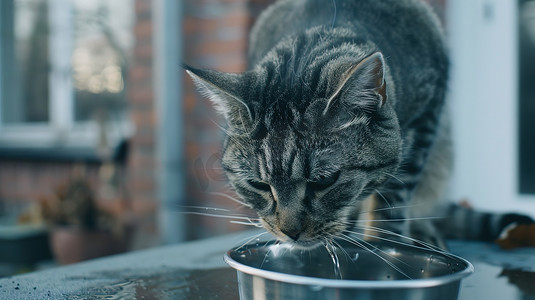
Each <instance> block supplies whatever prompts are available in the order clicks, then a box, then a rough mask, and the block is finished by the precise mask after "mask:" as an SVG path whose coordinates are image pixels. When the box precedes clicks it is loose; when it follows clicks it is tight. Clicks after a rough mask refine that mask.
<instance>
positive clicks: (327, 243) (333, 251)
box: [322, 240, 343, 279]
mask: <svg viewBox="0 0 535 300" xmlns="http://www.w3.org/2000/svg"><path fill="white" fill-rule="evenodd" d="M322 244H323V246H324V247H325V249H327V252H328V253H329V255H330V256H331V259H332V261H333V267H334V276H335V277H336V278H337V279H343V278H342V273H341V272H340V260H339V259H338V254H336V248H335V246H334V244H332V243H331V241H329V240H325V242H324V243H322Z"/></svg>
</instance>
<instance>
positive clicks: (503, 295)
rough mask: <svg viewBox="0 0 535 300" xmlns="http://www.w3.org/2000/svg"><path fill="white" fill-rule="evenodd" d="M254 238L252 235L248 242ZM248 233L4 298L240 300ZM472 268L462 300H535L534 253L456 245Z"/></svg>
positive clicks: (98, 267)
mask: <svg viewBox="0 0 535 300" xmlns="http://www.w3.org/2000/svg"><path fill="white" fill-rule="evenodd" d="M250 235H251V234H249V236H250ZM244 236H247V234H245V235H244V234H238V235H236V234H235V235H229V236H225V237H218V238H215V239H208V240H204V241H198V242H192V243H186V244H182V245H174V246H167V247H159V248H156V249H151V250H146V251H140V252H134V253H129V254H123V255H118V256H113V257H109V258H104V259H98V260H94V261H89V262H84V263H79V264H75V265H70V266H65V267H60V268H55V269H51V270H47V271H42V272H35V273H31V274H27V275H21V276H14V277H9V278H2V279H0V299H238V298H239V296H238V288H237V277H236V272H235V271H234V270H233V269H231V268H229V267H227V266H226V265H225V264H224V262H223V258H222V256H223V253H224V252H225V251H226V250H227V249H230V248H231V247H233V246H235V245H236V244H239V241H240V240H241V239H243V237H244ZM450 248H451V251H452V252H454V253H456V254H458V255H460V256H462V257H464V258H466V259H468V260H469V261H471V262H472V263H473V264H474V267H475V273H474V274H473V275H472V276H470V277H468V278H467V279H465V280H463V282H462V288H461V293H460V297H459V299H461V300H474V299H491V300H492V299H497V300H501V299H504V300H516V299H518V300H530V299H533V300H535V263H534V260H535V249H533V248H531V249H519V250H513V251H501V250H499V249H498V248H497V247H495V246H494V245H490V244H484V243H474V242H457V241H456V242H452V243H450Z"/></svg>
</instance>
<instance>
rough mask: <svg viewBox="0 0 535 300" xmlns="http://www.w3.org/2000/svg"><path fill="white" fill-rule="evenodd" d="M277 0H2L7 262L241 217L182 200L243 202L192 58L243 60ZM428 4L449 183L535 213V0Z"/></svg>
mask: <svg viewBox="0 0 535 300" xmlns="http://www.w3.org/2000/svg"><path fill="white" fill-rule="evenodd" d="M272 2H274V1H273V0H181V1H176V0H153V1H150V0H113V1H104V0H99V1H97V0H95V1H84V0H2V1H0V32H1V38H0V276H5V275H8V274H13V273H20V272H27V271H31V270H35V269H39V268H45V267H49V266H53V265H57V264H68V263H72V262H76V261H80V260H85V259H89V258H93V257H98V256H102V255H108V254H113V253H119V252H124V251H132V250H137V249H143V248H149V247H154V246H158V245H163V244H170V243H178V242H183V241H187V240H192V239H199V238H205V237H209V236H213V235H219V234H224V233H228V232H232V231H237V230H241V229H243V226H242V225H239V224H234V223H230V222H229V221H228V220H227V219H224V218H217V217H211V216H203V215H191V214H183V213H181V212H183V211H189V212H199V213H207V214H236V213H243V212H241V211H237V210H234V209H235V208H238V206H239V205H237V204H236V203H235V202H234V201H232V199H231V198H229V196H230V197H235V195H234V194H233V192H232V191H230V190H228V188H227V184H226V181H225V178H224V175H223V174H222V172H221V169H220V165H219V161H220V159H219V151H220V146H221V142H222V139H223V132H222V131H221V129H220V128H219V127H220V126H224V122H223V120H221V118H220V117H219V116H217V115H216V114H215V112H214V110H213V108H212V107H211V105H210V103H209V101H207V100H206V99H204V98H202V97H201V96H200V95H199V94H198V93H197V92H196V91H195V88H194V87H193V85H192V83H191V81H190V80H189V78H185V77H184V74H183V71H182V69H181V64H182V63H183V62H184V63H187V64H190V65H192V66H196V67H201V68H213V69H217V70H220V71H226V72H241V71H244V70H246V68H247V62H246V52H247V42H248V32H249V30H250V28H251V26H252V25H253V24H254V21H255V19H256V18H257V16H258V15H259V13H260V12H261V11H262V10H263V9H265V8H266V7H267V6H268V5H269V4H271V3H272ZM427 2H429V3H430V4H431V5H432V6H433V8H434V10H435V11H436V12H437V14H438V15H439V16H440V18H441V20H442V22H443V23H444V26H445V31H446V34H447V36H448V43H449V48H450V52H451V57H452V74H451V77H452V81H451V84H450V100H451V101H450V104H451V110H452V113H453V118H452V123H453V132H454V140H455V150H456V167H455V174H454V178H453V180H452V184H451V188H450V192H449V197H450V198H451V199H452V200H454V201H460V200H462V199H467V200H468V201H470V203H472V205H473V206H475V207H477V208H478V209H482V210H493V211H500V210H501V211H503V210H513V211H521V212H527V213H530V214H531V215H535V156H534V154H535V141H534V137H535V136H534V135H533V129H535V84H534V83H535V79H534V78H535V77H534V76H535V1H533V0H519V1H510V0H474V1H464V0H428V1H427ZM205 208H225V209H230V210H231V211H229V212H222V211H220V210H212V209H205Z"/></svg>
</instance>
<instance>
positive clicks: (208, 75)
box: [184, 66, 253, 130]
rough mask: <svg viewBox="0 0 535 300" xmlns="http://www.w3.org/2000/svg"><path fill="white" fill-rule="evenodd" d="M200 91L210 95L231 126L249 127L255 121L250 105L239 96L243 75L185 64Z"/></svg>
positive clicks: (187, 71)
mask: <svg viewBox="0 0 535 300" xmlns="http://www.w3.org/2000/svg"><path fill="white" fill-rule="evenodd" d="M184 68H185V69H186V73H188V75H189V76H190V77H191V78H192V79H193V82H194V83H195V85H196V86H197V88H198V89H199V91H200V92H201V93H202V94H203V95H204V96H206V97H208V98H209V99H210V100H211V101H212V103H213V105H214V108H215V109H216V111H218V112H219V113H220V114H222V115H223V116H224V117H225V119H226V120H227V122H228V124H229V126H230V127H232V128H233V129H237V130H244V128H248V127H249V126H250V125H251V124H252V122H253V115H252V113H251V109H250V108H249V106H248V105H247V104H246V103H245V102H244V101H243V99H242V98H241V97H240V96H239V90H240V86H241V84H242V75H240V74H233V73H223V72H218V71H213V70H200V69H196V68H192V67H189V66H184Z"/></svg>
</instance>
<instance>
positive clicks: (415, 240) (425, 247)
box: [356, 225, 450, 255]
mask: <svg viewBox="0 0 535 300" xmlns="http://www.w3.org/2000/svg"><path fill="white" fill-rule="evenodd" d="M356 227H357V228H360V229H364V230H369V231H375V232H379V233H383V234H387V235H391V236H395V237H399V238H402V239H406V240H408V241H411V242H413V243H417V244H420V245H422V246H424V250H431V251H435V252H437V253H440V254H443V255H450V254H449V253H448V252H447V251H444V250H443V249H441V248H439V247H437V246H434V245H431V244H429V243H426V242H424V241H422V240H418V239H415V238H411V237H408V236H405V235H402V234H399V233H396V232H393V231H390V230H387V229H384V228H379V227H375V226H368V225H366V226H361V225H356ZM405 245H407V246H410V245H412V246H414V247H418V246H416V245H414V244H409V243H407V244H405Z"/></svg>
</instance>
